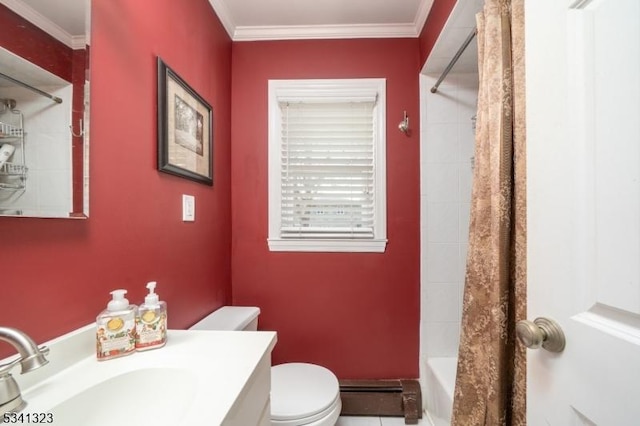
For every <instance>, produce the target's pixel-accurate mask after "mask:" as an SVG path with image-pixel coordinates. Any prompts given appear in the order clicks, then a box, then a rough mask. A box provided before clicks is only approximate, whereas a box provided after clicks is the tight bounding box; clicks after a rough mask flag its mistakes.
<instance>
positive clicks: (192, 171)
mask: <svg viewBox="0 0 640 426" xmlns="http://www.w3.org/2000/svg"><path fill="white" fill-rule="evenodd" d="M158 170H159V171H161V172H164V173H169V174H172V175H176V176H180V177H183V178H186V179H191V180H193V181H196V182H199V183H203V184H206V185H210V186H212V185H213V112H212V110H211V105H209V103H208V102H207V101H205V100H204V99H203V98H202V96H200V95H199V94H198V93H197V92H196V91H195V90H193V89H192V88H191V86H189V85H188V84H187V83H186V82H185V81H184V80H183V79H182V78H181V77H180V76H179V75H178V74H176V73H175V71H173V70H172V69H171V68H169V66H167V64H166V63H165V62H164V61H163V60H162V59H161V58H160V57H158Z"/></svg>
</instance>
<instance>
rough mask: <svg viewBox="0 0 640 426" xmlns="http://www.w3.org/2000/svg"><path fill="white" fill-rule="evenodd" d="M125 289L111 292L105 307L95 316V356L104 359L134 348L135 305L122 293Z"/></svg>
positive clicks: (127, 353) (125, 352)
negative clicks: (109, 299)
mask: <svg viewBox="0 0 640 426" xmlns="http://www.w3.org/2000/svg"><path fill="white" fill-rule="evenodd" d="M125 294H127V290H114V291H112V292H111V295H112V298H111V301H109V303H108V304H107V309H105V310H104V311H102V312H100V315H98V317H97V318H96V326H97V327H96V356H97V357H98V361H104V360H107V359H111V358H116V357H120V356H124V355H129V354H131V353H133V352H134V350H135V348H136V312H137V307H136V305H130V304H129V301H128V300H127V299H125V297H124V295H125Z"/></svg>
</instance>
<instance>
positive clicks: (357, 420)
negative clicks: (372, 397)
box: [336, 416, 430, 426]
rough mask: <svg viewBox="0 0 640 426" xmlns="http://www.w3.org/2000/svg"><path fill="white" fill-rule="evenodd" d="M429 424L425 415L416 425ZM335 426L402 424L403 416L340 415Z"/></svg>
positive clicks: (391, 425) (427, 425)
mask: <svg viewBox="0 0 640 426" xmlns="http://www.w3.org/2000/svg"><path fill="white" fill-rule="evenodd" d="M429 425H430V423H429V420H427V418H426V417H423V418H422V419H420V420H419V421H418V426H429ZM336 426H404V418H403V417H358V416H341V417H340V418H339V419H338V423H336Z"/></svg>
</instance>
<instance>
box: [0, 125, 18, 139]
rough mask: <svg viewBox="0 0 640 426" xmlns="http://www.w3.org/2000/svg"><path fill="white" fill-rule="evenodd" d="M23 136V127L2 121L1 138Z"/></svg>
mask: <svg viewBox="0 0 640 426" xmlns="http://www.w3.org/2000/svg"><path fill="white" fill-rule="evenodd" d="M22 136H24V131H23V130H22V129H21V128H19V127H16V126H12V125H11V124H6V123H3V122H1V121H0V139H14V138H21V137H22Z"/></svg>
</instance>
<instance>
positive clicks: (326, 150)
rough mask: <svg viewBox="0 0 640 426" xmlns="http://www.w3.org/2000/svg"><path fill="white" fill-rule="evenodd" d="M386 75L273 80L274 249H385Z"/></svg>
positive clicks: (271, 184)
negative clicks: (376, 76) (380, 76)
mask: <svg viewBox="0 0 640 426" xmlns="http://www.w3.org/2000/svg"><path fill="white" fill-rule="evenodd" d="M385 111H386V82H385V80H384V79H381V78H360V79H316V80H269V236H268V239H267V242H268V244H269V250H271V251H317V252H369V253H383V252H384V251H385V248H386V244H387V216H386V127H385V123H386V119H385Z"/></svg>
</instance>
